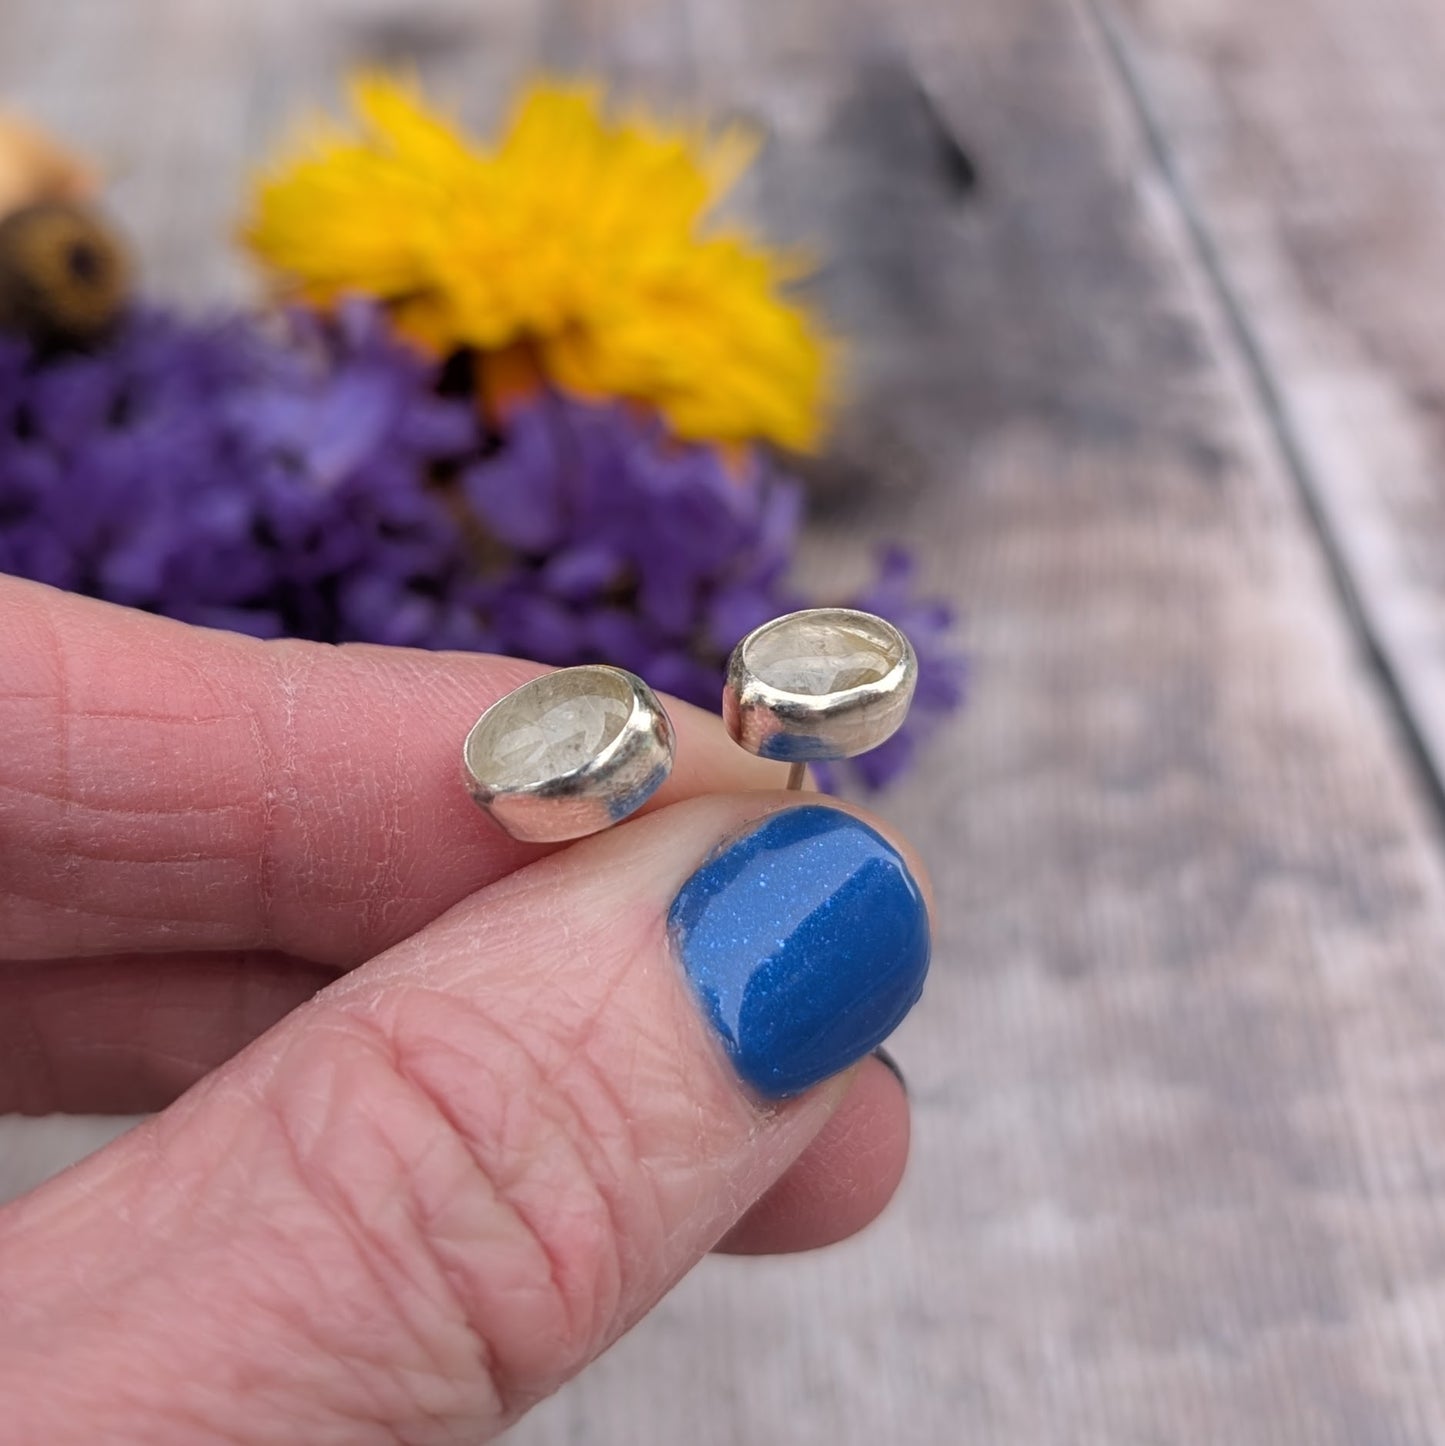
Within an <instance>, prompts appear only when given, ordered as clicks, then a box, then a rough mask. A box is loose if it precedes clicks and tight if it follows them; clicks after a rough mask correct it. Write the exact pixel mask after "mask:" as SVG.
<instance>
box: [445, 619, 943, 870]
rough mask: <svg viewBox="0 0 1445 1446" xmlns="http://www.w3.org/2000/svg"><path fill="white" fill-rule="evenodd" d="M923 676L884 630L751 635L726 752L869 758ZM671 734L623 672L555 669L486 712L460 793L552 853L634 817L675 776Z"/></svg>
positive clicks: (736, 669)
mask: <svg viewBox="0 0 1445 1446" xmlns="http://www.w3.org/2000/svg"><path fill="white" fill-rule="evenodd" d="M917 677H918V662H917V659H916V658H915V657H914V654H913V648H912V647H911V646H910V644H909V642H908V639H907V638H905V637H904V636H903V634H902V633H901V632H899V631H898V629H897V628H895V627H894V626H893V625H892V624H891V623H888V622H885V621H884V620H883V619H882V618H879V617H874V616H873V614H872V613H864V612H858V611H856V610H854V609H852V608H810V609H808V610H807V611H806V612H798V613H789V614H788V615H787V616H786V617H781V618H774V619H773V620H772V621H771V622H768V623H764V624H763V625H762V626H761V627H759V628H755V629H754V630H753V631H752V632H751V633H749V634H748V635H747V637H745V638H744V639H743V640H742V642H740V643H739V644H738V645H737V647H736V648H734V649H733V653H732V657H731V658H730V659H729V660H728V669H727V682H726V684H725V685H724V688H723V720H724V722H725V723H726V724H727V729H728V732H729V733H730V734H731V735H732V737H733V739H734V740H735V741H736V742H737V743H738V744H739V745H741V746H742V747H743V748H746V749H747V750H748V752H749V753H755V754H757V755H759V756H760V757H762V758H773V759H777V760H778V761H779V762H781V763H786V764H787V765H788V782H787V786H788V787H789V788H794V789H796V788H801V787H802V785H803V774H804V771H805V769H806V768H807V765H808V764H809V763H814V762H820V761H822V760H825V759H836V758H852V757H854V756H856V755H857V754H859V753H866V752H868V750H869V749H870V748H876V747H877V746H878V745H879V744H880V743H882V742H883V741H884V740H885V739H886V738H889V737H891V736H892V735H893V734H894V733H895V732H896V731H897V729H898V728H899V726H900V725H901V724H902V722H903V720H904V718H905V717H906V716H907V713H908V706H909V704H910V703H911V702H912V700H913V688H914V684H915V682H916V681H917ZM674 748H675V741H674V737H673V730H672V723H671V720H670V719H669V718H668V716H667V712H666V710H665V709H664V708H663V706H662V704H661V702H659V700H658V697H657V694H656V693H654V692H653V691H652V689H651V688H649V687H648V686H647V684H646V683H644V682H643V681H642V679H641V678H639V677H636V676H635V675H634V674H632V673H629V672H626V671H625V670H624V669H622V668H613V667H606V666H602V665H598V666H585V667H580V668H562V669H560V670H558V671H557V672H555V673H548V674H546V675H544V676H543V677H540V678H534V679H533V680H532V681H531V682H530V683H523V684H522V686H521V687H520V688H516V689H514V690H513V691H512V692H510V693H508V694H507V696H506V697H505V698H501V699H499V700H498V701H497V702H495V703H493V704H492V706H491V707H490V708H488V709H487V711H486V712H485V713H483V714H482V716H481V717H480V718H479V719H478V720H477V722H476V724H475V725H474V726H473V728H472V730H471V732H470V733H468V734H467V739H466V743H465V744H464V745H463V747H462V766H463V772H464V776H465V779H466V784H467V788H468V791H469V792H470V793H471V796H472V797H473V798H474V799H475V800H476V802H477V803H478V804H479V805H480V806H481V807H482V808H483V809H485V810H486V812H487V813H488V814H490V815H491V817H492V818H493V819H494V820H495V821H496V822H497V824H498V825H500V826H501V828H503V829H504V830H505V831H506V832H507V833H509V834H511V836H512V837H513V838H517V839H524V840H527V841H529V842H533V843H560V842H562V841H564V840H566V839H576V838H583V837H585V836H586V835H587V834H592V833H597V832H599V831H600V830H601V829H604V828H608V827H610V826H611V825H612V824H614V823H618V822H620V821H621V820H622V819H624V818H626V817H627V816H628V815H629V814H631V813H635V812H636V811H637V810H638V809H639V808H641V807H642V805H643V804H644V803H646V802H647V800H648V799H649V798H651V797H652V795H653V794H654V793H656V792H657V790H658V789H659V788H660V787H661V786H662V783H663V782H664V780H665V779H666V778H667V776H668V774H669V773H670V772H671V771H672V759H673V752H674Z"/></svg>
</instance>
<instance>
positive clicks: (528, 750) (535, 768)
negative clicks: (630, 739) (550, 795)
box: [487, 689, 632, 788]
mask: <svg viewBox="0 0 1445 1446" xmlns="http://www.w3.org/2000/svg"><path fill="white" fill-rule="evenodd" d="M508 703H509V704H510V705H511V706H510V707H509V708H508V711H507V715H506V719H505V722H503V721H501V720H499V721H498V726H497V728H496V730H495V732H494V733H493V734H492V737H491V739H490V740H489V741H490V747H489V749H488V758H487V776H488V779H489V781H491V782H492V783H494V784H496V785H497V786H499V787H502V788H525V787H527V786H528V785H529V784H533V783H541V782H542V781H543V780H544V779H547V778H555V777H557V776H558V775H559V774H563V773H571V772H572V771H573V770H574V769H577V768H580V767H582V765H583V764H585V763H589V762H590V761H591V760H592V759H593V758H595V757H596V756H597V755H598V754H599V753H601V752H602V750H603V749H604V748H606V747H607V745H608V744H609V743H611V742H612V740H613V739H614V738H616V737H617V735H618V734H619V733H621V732H622V729H623V727H624V726H625V725H626V723H627V719H628V716H629V714H630V713H631V711H632V709H631V706H630V704H628V703H627V702H624V701H623V700H622V699H621V698H617V697H612V696H609V695H608V694H605V693H580V694H575V695H573V696H571V697H562V698H558V697H556V696H555V695H554V694H552V693H551V692H550V691H549V690H546V689H537V690H535V691H533V690H529V689H523V690H522V691H521V692H519V693H516V694H514V695H513V696H512V697H511V698H510V699H508Z"/></svg>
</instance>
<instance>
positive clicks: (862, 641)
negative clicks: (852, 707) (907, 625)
mask: <svg viewBox="0 0 1445 1446" xmlns="http://www.w3.org/2000/svg"><path fill="white" fill-rule="evenodd" d="M747 661H748V666H749V668H751V670H752V673H753V676H754V677H756V678H758V679H759V680H760V681H761V682H764V683H766V684H767V685H768V686H769V687H771V688H777V689H779V690H780V691H782V692H784V693H800V694H804V695H806V696H808V697H821V696H822V695H823V694H825V693H841V692H843V691H844V690H846V689H848V688H856V687H859V686H860V685H861V684H864V683H876V682H878V681H879V679H881V678H885V677H887V675H888V673H889V672H890V671H891V669H892V668H893V666H894V664H895V663H896V662H897V661H898V659H897V657H896V656H894V655H893V654H892V653H891V652H890V650H889V649H887V648H886V647H884V646H883V645H882V644H881V643H879V642H877V641H875V640H874V639H873V638H870V637H868V636H867V635H866V634H864V633H861V632H857V631H855V630H854V629H852V628H846V627H840V626H839V625H838V624H837V623H836V622H834V621H827V622H814V621H811V620H810V619H808V618H807V617H806V616H805V617H803V618H800V619H798V620H797V621H788V622H785V623H781V624H779V625H778V626H776V627H772V628H768V629H766V630H765V631H764V632H762V633H761V634H759V635H758V636H757V637H756V638H754V639H753V640H752V642H751V643H750V644H749V645H748V651H747Z"/></svg>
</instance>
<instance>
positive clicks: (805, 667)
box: [723, 608, 918, 789]
mask: <svg viewBox="0 0 1445 1446" xmlns="http://www.w3.org/2000/svg"><path fill="white" fill-rule="evenodd" d="M917 681H918V660H917V658H916V657H915V656H914V653H913V647H912V645H911V644H910V643H909V641H908V639H907V638H905V637H904V636H903V634H902V633H901V632H899V631H898V629H897V628H895V627H894V626H893V624H892V623H888V622H885V621H884V620H883V619H882V618H878V617H874V616H873V614H872V613H864V612H858V611H856V610H855V609H853V608H810V609H808V610H807V611H806V612H799V613H788V614H787V615H786V616H785V617H781V618H774V619H773V620H772V622H768V623H764V624H763V625H762V626H761V627H759V628H755V629H754V630H753V631H752V632H750V633H749V634H748V635H747V637H745V638H744V639H743V640H742V642H740V643H739V644H738V645H737V647H736V648H734V649H733V653H732V657H731V658H729V659H728V670H727V683H726V684H725V686H724V688H723V720H724V722H725V723H726V724H727V729H728V732H729V733H730V734H731V735H732V736H733V738H734V740H735V741H736V742H737V743H739V744H740V745H741V746H742V747H744V748H746V749H747V750H748V752H749V753H756V754H757V755H758V756H759V757H761V758H776V759H778V760H779V761H780V762H782V763H787V764H789V765H790V767H789V769H788V787H789V788H793V789H797V788H801V787H802V786H803V776H804V773H805V772H806V770H807V766H808V764H809V763H816V762H821V761H823V760H825V759H834V758H852V757H854V756H855V755H857V754H859V753H867V752H868V750H869V749H870V748H876V747H877V746H878V745H879V744H880V743H882V742H883V741H884V740H885V739H887V738H891V737H892V736H893V734H894V733H895V732H897V730H898V728H899V727H900V726H901V724H902V723H903V720H904V718H906V717H907V716H908V705H909V704H910V703H911V702H912V701H913V689H914V685H915V684H916V683H917Z"/></svg>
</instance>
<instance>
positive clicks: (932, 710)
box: [0, 304, 962, 786]
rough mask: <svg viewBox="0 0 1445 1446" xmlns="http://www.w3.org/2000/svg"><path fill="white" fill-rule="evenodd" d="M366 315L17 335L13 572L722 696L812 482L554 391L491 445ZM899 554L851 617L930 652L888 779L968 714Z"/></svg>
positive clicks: (775, 607)
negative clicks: (926, 737) (89, 334)
mask: <svg viewBox="0 0 1445 1446" xmlns="http://www.w3.org/2000/svg"><path fill="white" fill-rule="evenodd" d="M439 382H440V379H439V376H438V373H437V371H436V369H435V368H433V367H431V366H430V365H428V364H427V363H426V362H425V361H423V360H422V359H421V358H419V357H418V356H417V355H416V354H415V353H413V352H412V351H410V350H409V349H407V348H405V347H403V346H401V345H399V344H398V343H397V342H396V341H395V340H394V339H393V338H392V336H391V335H390V334H389V332H388V331H387V329H386V326H385V323H384V322H383V320H382V319H381V317H380V316H379V314H378V313H377V312H376V311H375V310H374V309H372V308H370V307H367V306H365V305H362V304H357V305H353V306H349V307H346V308H343V309H342V310H341V311H340V312H338V313H337V314H336V315H334V316H332V317H330V318H327V319H322V318H320V317H317V316H315V315H310V314H302V315H298V316H295V317H292V318H290V319H289V321H288V322H287V323H286V324H285V326H283V327H281V328H279V329H277V330H275V331H268V330H263V329H262V328H260V327H258V326H257V325H255V324H253V323H247V322H245V321H241V320H235V321H231V322H226V323H221V324H212V325H196V324H189V323H184V322H181V321H178V320H176V319H174V318H172V317H169V316H166V315H164V314H162V313H159V312H144V313H139V314H136V315H135V316H133V317H131V318H130V319H129V320H127V321H126V322H125V324H124V325H123V326H122V327H121V328H120V329H119V331H118V332H117V333H116V334H115V336H114V337H113V338H112V339H111V341H110V342H109V343H108V344H106V345H105V346H104V347H103V348H102V349H101V350H99V351H96V352H94V353H93V354H89V355H70V356H65V357H53V356H52V357H46V358H42V357H40V356H37V355H36V354H34V353H33V352H31V351H30V350H29V349H28V348H27V347H26V346H25V345H24V344H22V343H19V342H16V341H13V340H8V339H6V338H3V337H0V571H4V572H12V573H17V574H19V575H21V576H24V577H31V578H35V579H37V580H39V581H42V582H48V583H52V584H54V585H56V586H59V587H64V588H68V589H71V590H73V591H78V592H85V593H89V594H91V595H93V596H97V597H102V598H107V599H109V600H111V601H114V602H120V603H127V604H130V605H133V606H136V607H142V608H146V609H149V610H151V611H154V612H161V613H165V614H168V615H170V616H172V617H177V618H181V619H183V620H186V621H190V622H196V623H203V624H209V625H212V626H219V627H226V628H232V629H235V630H237V631H240V632H246V633H251V634H254V635H257V636H262V637H267V636H282V635H285V636H296V637H306V638H314V639H319V640H322V641H328V642H343V641H348V640H361V641H369V642H380V643H396V644H405V645H410V646H419V647H436V648H470V649H481V648H486V649H493V650H496V651H501V652H508V653H515V654H519V655H523V656H527V657H533V658H537V659H539V660H540V661H542V662H547V663H554V664H560V665H566V664H570V663H578V662H586V661H597V660H605V661H610V662H614V663H617V664H620V665H621V666H623V667H627V668H631V669H632V670H633V671H635V672H637V673H639V674H641V675H642V676H643V677H645V678H646V679H647V680H648V681H649V682H650V683H652V684H653V685H654V686H655V687H657V688H660V689H662V690H664V691H666V692H670V693H673V694H676V695H677V696H679V697H683V698H686V699H689V700H690V701H692V702H695V703H699V704H701V705H702V706H704V707H708V708H716V707H717V706H718V702H719V698H720V694H721V683H722V670H723V664H724V662H725V660H726V658H727V655H728V653H729V651H730V650H731V648H732V646H733V644H734V643H735V642H736V641H737V640H738V639H739V638H740V637H741V636H742V635H743V634H744V633H746V632H747V631H748V630H749V629H751V628H753V627H755V626H756V625H757V624H758V623H761V622H764V621H766V620H767V619H768V618H770V617H775V616H777V615H778V614H779V613H783V612H789V611H792V610H794V609H796V608H798V607H802V606H806V600H805V599H804V598H802V597H800V596H799V595H798V594H797V593H796V592H794V591H793V590H792V589H791V588H790V586H789V584H788V582H787V569H788V565H789V563H790V561H791V559H792V554H793V550H794V545H795V542H796V537H797V531H798V527H799V523H800V519H801V512H802V493H801V489H800V488H799V486H798V485H797V483H795V482H794V481H792V480H791V479H790V478H788V477H786V476H785V475H783V474H782V473H781V472H780V471H779V470H778V469H777V468H776V466H775V465H774V464H773V463H772V462H770V461H769V460H768V458H767V456H766V454H763V453H760V452H756V451H749V450H744V449H737V450H735V451H731V452H729V453H727V454H724V453H722V452H720V451H718V450H717V449H714V448H710V447H706V446H701V445H696V444H683V443H679V442H678V441H676V440H675V439H673V438H671V437H670V436H668V435H667V433H666V432H665V431H664V430H663V428H662V427H661V425H660V424H659V422H658V421H657V420H656V419H655V418H653V417H652V416H651V415H650V414H647V413H644V412H642V411H639V410H637V409H635V408H632V407H629V406H626V405H623V404H620V403H616V404H607V403H594V402H583V401H579V400H576V399H570V398H565V397H562V396H559V395H557V394H555V393H550V392H542V393H538V394H537V395H535V396H533V397H532V398H531V399H530V400H528V401H526V402H525V403H523V404H521V405H518V406H516V407H515V408H514V410H513V411H512V413H511V414H510V415H509V417H508V419H507V426H506V429H505V431H504V432H503V433H502V434H501V435H486V434H485V433H484V430H483V428H482V425H481V422H480V420H479V418H478V415H477V412H476V410H475V408H474V407H473V405H472V403H471V402H470V400H469V399H467V398H449V397H447V396H445V395H443V394H442V393H441V392H440V391H439V389H438V388H439ZM912 587H913V578H912V565H911V563H910V561H909V559H908V557H907V555H906V554H905V553H903V552H902V551H900V550H898V549H893V550H890V551H888V552H886V553H885V554H884V555H883V557H882V559H881V568H880V572H879V575H878V578H877V580H876V581H875V582H874V583H873V585H872V586H871V587H870V589H869V590H868V591H867V592H866V593H865V594H864V595H863V596H861V597H859V598H857V599H855V600H854V601H855V603H856V605H857V606H860V607H865V608H868V609H870V610H872V611H874V612H878V613H881V614H882V615H884V616H885V617H888V618H890V619H891V620H892V621H893V622H895V623H897V624H898V625H899V626H900V627H902V628H903V629H904V631H905V632H907V633H908V634H909V636H910V637H911V638H912V639H913V642H914V646H915V648H916V649H917V651H918V655H919V661H920V679H919V690H918V695H917V701H916V703H915V705H914V711H913V715H912V716H911V718H910V721H909V724H908V726H907V727H906V728H905V729H904V730H903V732H901V733H900V734H899V735H897V736H896V737H895V738H894V739H893V740H891V741H890V742H889V743H888V744H886V745H885V746H884V747H883V748H880V749H878V750H876V751H875V752H874V753H872V754H869V755H867V756H866V757H864V758H862V759H859V760H857V764H856V768H857V772H858V774H859V776H861V777H862V778H863V779H864V781H865V782H867V783H869V784H870V785H874V786H876V785H879V784H881V783H883V782H886V781H887V780H888V779H890V778H891V777H893V776H894V775H895V774H896V773H898V772H899V771H900V770H901V769H902V768H903V767H905V766H906V764H907V762H908V759H909V757H910V756H911V753H912V750H913V748H914V746H915V744H916V741H917V739H918V738H919V737H920V736H921V734H922V733H923V732H926V731H927V730H928V728H929V727H930V725H931V724H932V723H933V722H934V721H936V719H937V718H938V717H939V716H941V715H942V714H943V713H945V712H947V711H949V710H951V709H952V708H955V707H957V706H958V702H959V700H960V697H961V689H962V663H961V661H960V660H959V659H958V658H957V657H956V656H954V655H953V654H952V653H950V651H949V648H948V642H947V631H948V626H949V623H950V617H949V614H948V611H947V609H946V608H943V607H942V606H940V605H937V604H931V603H924V602H920V601H918V600H917V599H915V598H914V597H913V595H912Z"/></svg>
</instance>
